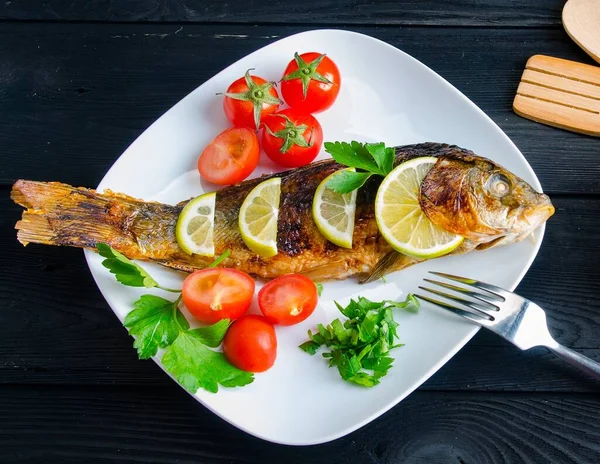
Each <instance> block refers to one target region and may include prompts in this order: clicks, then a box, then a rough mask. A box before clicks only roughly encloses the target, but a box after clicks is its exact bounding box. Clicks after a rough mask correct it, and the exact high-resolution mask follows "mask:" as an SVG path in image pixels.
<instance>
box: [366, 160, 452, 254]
mask: <svg viewBox="0 0 600 464" xmlns="http://www.w3.org/2000/svg"><path fill="white" fill-rule="evenodd" d="M436 161H437V158H434V157H431V156H426V157H422V158H415V159H412V160H410V161H406V162H404V163H402V164H400V165H399V166H397V167H396V168H395V169H394V170H393V171H392V172H390V173H389V174H388V175H387V176H386V178H385V179H384V180H383V182H382V183H381V185H380V186H379V190H378V191H377V197H376V198H375V218H376V220H377V225H378V226H379V231H380V232H381V235H383V237H384V238H385V239H386V241H387V242H388V243H389V244H390V245H391V247H392V248H394V249H395V250H397V251H399V252H401V253H404V254H405V255H408V256H412V257H415V258H435V257H437V256H442V255H445V254H446V253H450V252H451V251H452V250H454V249H455V248H456V247H458V246H459V245H460V244H461V243H462V241H463V237H461V236H460V235H456V234H453V233H452V232H447V231H446V230H444V229H442V228H441V227H439V226H436V225H435V224H434V223H433V222H431V221H430V220H429V218H428V217H427V216H426V215H425V213H423V211H422V210H421V206H420V205H419V191H420V188H421V182H422V181H423V179H424V178H425V175H426V174H427V172H428V171H429V170H430V169H431V167H432V166H433V165H434V164H435V163H436Z"/></svg>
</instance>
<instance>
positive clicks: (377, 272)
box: [358, 250, 425, 284]
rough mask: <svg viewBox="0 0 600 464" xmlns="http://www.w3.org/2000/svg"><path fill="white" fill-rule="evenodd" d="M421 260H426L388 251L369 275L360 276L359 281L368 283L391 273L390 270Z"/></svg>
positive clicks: (402, 267)
mask: <svg viewBox="0 0 600 464" xmlns="http://www.w3.org/2000/svg"><path fill="white" fill-rule="evenodd" d="M421 261H425V260H424V259H418V258H411V257H410V256H406V255H403V254H402V253H400V252H398V251H396V250H392V251H390V252H388V253H386V255H385V256H384V257H383V258H381V259H380V260H379V261H378V262H377V264H376V265H375V267H374V268H373V270H372V271H371V273H370V274H369V275H367V276H366V277H364V278H360V279H359V281H358V282H359V283H361V284H367V283H369V282H373V281H375V280H377V279H381V278H382V277H383V276H384V275H386V274H389V273H390V272H394V271H399V270H400V269H404V268H405V267H408V266H411V265H413V264H417V263H420V262H421Z"/></svg>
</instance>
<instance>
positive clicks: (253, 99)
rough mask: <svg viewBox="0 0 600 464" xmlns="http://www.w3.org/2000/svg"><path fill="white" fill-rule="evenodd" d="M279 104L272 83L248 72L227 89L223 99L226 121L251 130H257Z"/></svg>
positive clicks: (279, 101)
mask: <svg viewBox="0 0 600 464" xmlns="http://www.w3.org/2000/svg"><path fill="white" fill-rule="evenodd" d="M280 104H281V100H280V99H279V96H278V95H277V91H276V90H275V87H274V86H273V82H268V81H266V80H265V79H263V78H262V77H258V76H251V75H250V70H248V71H246V74H245V75H244V77H240V78H239V79H238V80H236V81H234V82H233V83H232V84H231V85H230V86H229V87H228V88H227V92H225V98H224V99H223V109H224V110H225V116H227V119H229V120H230V121H231V123H232V124H233V125H234V126H236V127H249V128H251V129H258V128H259V127H260V122H261V121H262V119H263V118H264V117H265V116H266V115H268V114H271V113H275V112H276V111H277V110H278V109H279V105H280Z"/></svg>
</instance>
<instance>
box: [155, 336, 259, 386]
mask: <svg viewBox="0 0 600 464" xmlns="http://www.w3.org/2000/svg"><path fill="white" fill-rule="evenodd" d="M162 364H163V366H164V367H165V369H166V370H167V372H169V373H170V374H171V375H173V377H175V379H177V381H178V382H179V383H180V384H181V385H182V386H183V387H184V388H185V389H186V390H187V391H189V392H190V393H196V391H198V389H200V388H203V389H205V390H208V391H209V392H212V393H216V392H217V391H218V390H219V385H222V386H224V387H242V386H244V385H248V384H249V383H252V381H253V380H254V375H253V374H251V373H250V372H244V371H242V370H240V369H238V368H237V367H234V366H232V365H231V364H229V362H227V360H226V359H225V356H224V355H223V353H219V352H217V351H212V350H210V349H209V348H207V347H206V346H205V343H204V340H203V338H202V336H201V335H200V334H199V333H198V332H197V331H194V330H190V331H186V332H182V333H181V334H180V335H179V337H177V339H176V340H175V341H174V342H173V344H172V345H170V346H169V347H168V348H167V349H166V351H165V355H164V356H163V358H162Z"/></svg>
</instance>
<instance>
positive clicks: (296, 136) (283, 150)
mask: <svg viewBox="0 0 600 464" xmlns="http://www.w3.org/2000/svg"><path fill="white" fill-rule="evenodd" d="M263 127H264V131H263V134H262V147H263V149H264V151H265V153H266V154H267V156H268V157H269V158H271V159H272V160H273V161H274V162H275V163H277V164H279V165H281V166H285V167H288V168H295V167H298V166H304V165H305V164H308V163H310V162H311V161H312V160H314V159H315V158H316V156H317V155H318V154H319V152H320V151H321V146H322V145H323V129H322V128H321V124H319V121H317V120H316V119H315V117H314V116H312V115H311V114H309V113H306V112H303V111H299V110H297V109H296V108H287V109H285V110H282V111H280V112H278V113H275V114H272V115H269V116H268V117H266V118H265V120H264V122H263Z"/></svg>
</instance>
